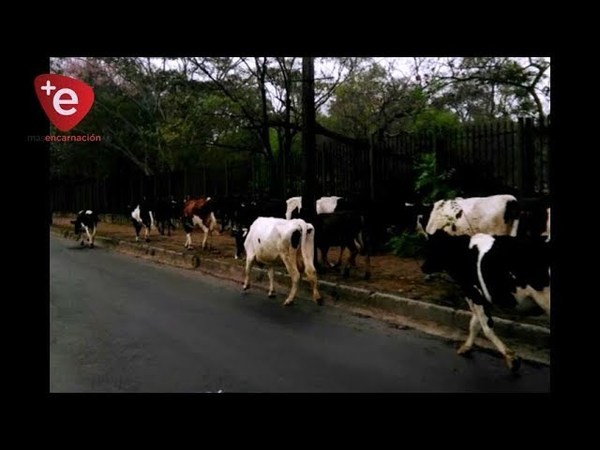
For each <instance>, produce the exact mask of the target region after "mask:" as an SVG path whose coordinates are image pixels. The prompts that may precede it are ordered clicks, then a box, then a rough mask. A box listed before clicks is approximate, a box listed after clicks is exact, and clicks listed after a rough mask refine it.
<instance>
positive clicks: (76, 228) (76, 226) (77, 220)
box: [71, 216, 83, 235]
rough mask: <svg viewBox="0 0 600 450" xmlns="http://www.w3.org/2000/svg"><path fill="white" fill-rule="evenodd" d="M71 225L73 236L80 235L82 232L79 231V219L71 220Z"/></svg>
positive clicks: (78, 217)
mask: <svg viewBox="0 0 600 450" xmlns="http://www.w3.org/2000/svg"><path fill="white" fill-rule="evenodd" d="M71 224H73V225H74V227H75V234H77V235H80V234H81V232H82V231H83V230H82V229H81V217H80V216H77V219H75V220H71Z"/></svg>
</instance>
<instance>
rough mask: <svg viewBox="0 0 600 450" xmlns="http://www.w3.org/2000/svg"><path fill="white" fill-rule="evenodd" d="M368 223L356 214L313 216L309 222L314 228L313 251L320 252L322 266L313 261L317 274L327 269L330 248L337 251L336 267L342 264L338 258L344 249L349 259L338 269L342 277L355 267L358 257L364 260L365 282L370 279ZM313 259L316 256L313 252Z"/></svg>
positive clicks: (343, 212)
mask: <svg viewBox="0 0 600 450" xmlns="http://www.w3.org/2000/svg"><path fill="white" fill-rule="evenodd" d="M368 220H369V218H368V217H366V216H365V215H364V214H361V213H359V212H356V211H335V212H333V213H328V214H317V215H316V216H315V218H314V220H313V223H312V224H313V225H314V227H315V247H316V248H317V249H319V250H320V252H321V261H322V264H323V266H321V265H320V264H318V262H317V261H315V265H316V266H317V270H318V271H320V272H322V271H323V270H324V268H327V267H331V264H330V263H329V261H328V259H327V253H328V252H329V248H330V247H338V246H339V247H340V256H339V259H338V262H337V264H336V265H335V266H334V267H337V266H339V265H340V264H341V262H342V254H343V252H344V249H345V248H348V249H349V250H350V257H349V258H348V260H347V261H346V264H345V265H344V267H343V269H342V274H343V276H344V277H348V276H349V274H350V266H356V256H357V255H358V254H359V253H360V254H361V255H362V256H364V257H365V266H366V267H365V274H364V278H365V279H366V280H368V279H370V278H371V243H370V234H369V232H368ZM314 256H315V259H316V252H315V255H314Z"/></svg>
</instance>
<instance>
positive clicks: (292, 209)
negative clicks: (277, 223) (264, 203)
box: [285, 195, 342, 220]
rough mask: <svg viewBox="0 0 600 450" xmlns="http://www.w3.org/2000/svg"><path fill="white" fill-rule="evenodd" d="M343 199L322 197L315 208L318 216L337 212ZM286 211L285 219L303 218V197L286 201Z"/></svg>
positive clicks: (334, 196)
mask: <svg viewBox="0 0 600 450" xmlns="http://www.w3.org/2000/svg"><path fill="white" fill-rule="evenodd" d="M341 198H342V197H338V196H336V195H333V196H330V197H321V198H319V199H318V200H317V202H316V204H315V207H316V211H317V214H328V213H332V212H334V211H335V209H336V207H337V204H338V201H339V200H340V199H341ZM286 205H287V208H286V211H285V218H286V219H288V220H289V219H292V218H299V217H302V214H301V212H302V197H290V198H288V199H287V200H286Z"/></svg>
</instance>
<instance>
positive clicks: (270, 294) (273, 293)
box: [267, 292, 277, 298]
mask: <svg viewBox="0 0 600 450" xmlns="http://www.w3.org/2000/svg"><path fill="white" fill-rule="evenodd" d="M267 296H268V297H269V298H273V297H277V294H275V292H269V293H268V294H267Z"/></svg>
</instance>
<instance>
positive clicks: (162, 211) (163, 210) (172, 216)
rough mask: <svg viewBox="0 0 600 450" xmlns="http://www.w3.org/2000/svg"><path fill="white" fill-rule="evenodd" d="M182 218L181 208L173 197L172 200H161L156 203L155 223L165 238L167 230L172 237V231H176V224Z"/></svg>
mask: <svg viewBox="0 0 600 450" xmlns="http://www.w3.org/2000/svg"><path fill="white" fill-rule="evenodd" d="M180 216H181V207H180V205H179V203H178V202H176V201H175V200H174V199H173V197H172V196H171V198H170V199H160V200H158V201H157V202H156V208H155V211H154V221H155V222H156V228H157V229H158V232H159V233H160V234H161V235H163V236H164V234H165V228H166V230H167V234H168V235H169V236H171V230H175V223H176V221H177V220H178V219H179V218H180Z"/></svg>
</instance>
